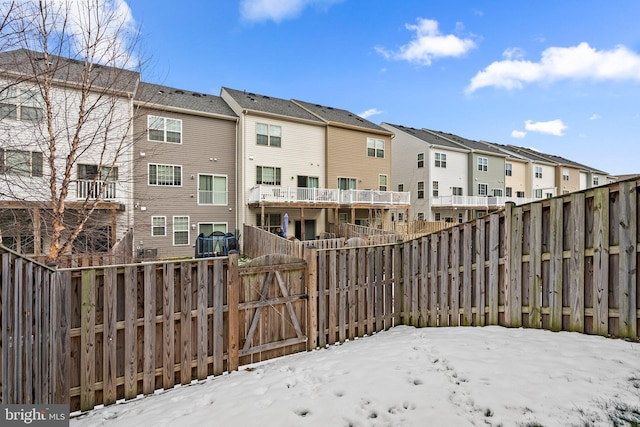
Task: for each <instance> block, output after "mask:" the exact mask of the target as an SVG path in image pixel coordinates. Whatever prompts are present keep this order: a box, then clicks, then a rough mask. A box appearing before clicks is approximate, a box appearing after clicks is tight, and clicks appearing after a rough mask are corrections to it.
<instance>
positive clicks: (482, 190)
mask: <svg viewBox="0 0 640 427" xmlns="http://www.w3.org/2000/svg"><path fill="white" fill-rule="evenodd" d="M486 195H487V184H478V196H486Z"/></svg>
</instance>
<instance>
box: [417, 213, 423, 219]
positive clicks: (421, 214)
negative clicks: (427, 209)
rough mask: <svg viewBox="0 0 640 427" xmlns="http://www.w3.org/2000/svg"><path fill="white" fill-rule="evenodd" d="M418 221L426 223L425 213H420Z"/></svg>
mask: <svg viewBox="0 0 640 427" xmlns="http://www.w3.org/2000/svg"><path fill="white" fill-rule="evenodd" d="M418 221H424V212H418Z"/></svg>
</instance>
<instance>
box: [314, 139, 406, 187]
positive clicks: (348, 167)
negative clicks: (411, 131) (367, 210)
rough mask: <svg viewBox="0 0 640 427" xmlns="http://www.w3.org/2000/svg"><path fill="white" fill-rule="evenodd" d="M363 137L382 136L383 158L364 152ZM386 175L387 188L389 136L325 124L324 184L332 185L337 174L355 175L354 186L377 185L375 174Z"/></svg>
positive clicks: (389, 177) (365, 143)
mask: <svg viewBox="0 0 640 427" xmlns="http://www.w3.org/2000/svg"><path fill="white" fill-rule="evenodd" d="M367 138H376V139H382V140H384V158H374V157H369V156H367ZM379 175H387V177H388V185H387V189H388V190H389V191H391V190H394V191H395V190H396V189H395V188H391V137H390V136H386V135H379V134H375V133H373V132H371V133H369V132H361V131H357V130H349V129H343V128H338V127H334V126H329V128H328V129H327V188H336V187H337V185H338V177H348V178H356V179H357V186H358V190H365V189H377V188H378V176H379Z"/></svg>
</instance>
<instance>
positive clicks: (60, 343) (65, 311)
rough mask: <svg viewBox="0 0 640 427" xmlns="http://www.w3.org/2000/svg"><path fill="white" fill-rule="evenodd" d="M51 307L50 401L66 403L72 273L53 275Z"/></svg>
mask: <svg viewBox="0 0 640 427" xmlns="http://www.w3.org/2000/svg"><path fill="white" fill-rule="evenodd" d="M53 276H54V277H53V280H52V282H53V283H52V284H53V289H52V292H51V301H50V306H49V307H50V310H51V313H52V316H51V317H52V319H51V329H52V331H51V334H50V336H51V337H52V338H53V339H52V340H51V347H50V351H51V354H50V359H49V360H50V361H51V365H50V369H51V372H52V375H51V382H50V384H51V392H52V396H51V403H54V404H67V405H68V404H69V402H70V397H69V395H70V388H71V384H70V378H71V376H70V373H71V371H70V367H71V335H70V333H71V323H70V320H71V272H70V271H64V272H60V271H56V272H55V273H54V274H53Z"/></svg>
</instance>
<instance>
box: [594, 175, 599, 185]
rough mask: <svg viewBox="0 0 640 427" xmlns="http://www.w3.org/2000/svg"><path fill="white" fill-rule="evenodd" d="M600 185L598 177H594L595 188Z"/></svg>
mask: <svg viewBox="0 0 640 427" xmlns="http://www.w3.org/2000/svg"><path fill="white" fill-rule="evenodd" d="M597 185H598V177H597V176H594V177H593V186H594V187H596V186H597Z"/></svg>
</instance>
